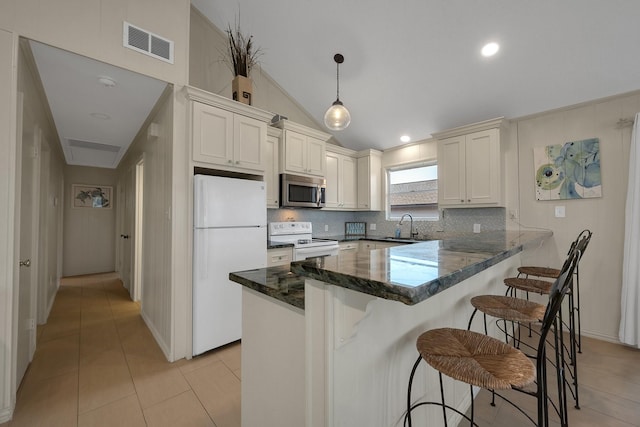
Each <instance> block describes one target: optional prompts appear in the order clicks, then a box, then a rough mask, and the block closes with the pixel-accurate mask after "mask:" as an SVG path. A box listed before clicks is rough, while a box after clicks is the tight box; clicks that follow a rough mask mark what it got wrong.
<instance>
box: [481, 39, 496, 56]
mask: <svg viewBox="0 0 640 427" xmlns="http://www.w3.org/2000/svg"><path fill="white" fill-rule="evenodd" d="M499 50H500V45H499V44H498V43H494V42H491V43H487V44H485V45H484V47H483V48H482V56H493V55H495V54H496V53H498V51H499Z"/></svg>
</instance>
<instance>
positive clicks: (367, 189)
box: [356, 150, 382, 211]
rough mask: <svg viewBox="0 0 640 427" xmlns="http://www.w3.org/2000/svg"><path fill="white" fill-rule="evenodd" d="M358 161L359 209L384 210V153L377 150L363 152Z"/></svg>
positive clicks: (359, 153) (358, 156) (358, 154)
mask: <svg viewBox="0 0 640 427" xmlns="http://www.w3.org/2000/svg"><path fill="white" fill-rule="evenodd" d="M356 157H357V159H358V165H357V170H358V180H357V181H358V184H357V185H358V206H357V207H358V209H361V210H367V211H380V210H382V153H381V152H380V151H377V150H363V151H359V152H358V153H357V155H356Z"/></svg>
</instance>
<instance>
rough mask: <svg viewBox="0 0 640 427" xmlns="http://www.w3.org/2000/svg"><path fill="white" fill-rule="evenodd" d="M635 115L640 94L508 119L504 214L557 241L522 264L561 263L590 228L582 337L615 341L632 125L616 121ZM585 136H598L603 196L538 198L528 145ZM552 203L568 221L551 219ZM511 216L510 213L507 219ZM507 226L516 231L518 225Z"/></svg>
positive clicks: (583, 281) (583, 271) (582, 285)
mask: <svg viewBox="0 0 640 427" xmlns="http://www.w3.org/2000/svg"><path fill="white" fill-rule="evenodd" d="M639 111H640V94H639V93H634V94H627V95H624V96H619V97H613V98H608V99H606V100H601V101H594V102H591V103H587V104H583V105H579V106H575V107H570V108H566V109H562V110H557V111H551V112H546V113H542V114H538V115H536V116H533V117H525V118H521V119H516V120H512V121H511V126H510V133H511V135H510V140H511V142H510V146H509V150H508V154H507V164H506V169H507V176H506V177H505V178H506V180H507V181H506V183H507V192H508V194H507V197H508V207H507V209H508V210H513V209H517V210H518V212H519V219H518V220H517V222H519V223H520V224H521V225H522V226H523V227H540V228H547V229H550V230H553V233H554V239H552V240H551V241H549V242H547V243H545V246H544V247H542V248H540V250H538V251H536V252H535V255H534V256H532V257H531V258H529V259H525V260H524V261H525V262H527V263H535V264H543V265H555V266H558V265H559V264H560V263H561V259H562V257H564V255H565V254H566V251H567V249H568V248H569V245H570V242H571V241H572V240H574V239H575V238H576V236H577V235H578V233H579V232H580V231H581V230H582V229H584V228H588V229H590V230H591V231H593V233H594V234H593V238H592V240H591V244H590V246H589V248H588V249H587V252H586V253H585V255H584V258H583V260H582V263H581V264H580V277H581V281H580V291H581V294H580V300H581V306H582V311H581V313H582V332H583V334H586V335H590V336H593V337H596V338H601V339H605V340H609V341H614V342H617V341H618V327H619V321H620V292H621V286H622V285H621V282H622V252H623V241H624V211H625V201H626V191H627V178H628V170H629V165H628V157H629V146H630V142H631V127H623V128H620V127H618V126H617V122H618V120H620V119H625V118H633V117H634V116H635V114H636V113H637V112H639ZM586 138H599V139H600V152H601V167H602V197H600V198H593V199H581V200H556V201H536V200H535V194H534V165H533V148H534V147H541V146H547V145H550V144H562V143H565V142H569V141H577V140H581V139H586ZM555 206H565V208H566V217H565V218H556V217H555V214H554V207H555ZM507 218H509V215H507ZM507 221H508V227H509V228H517V227H518V226H519V225H518V223H517V222H516V221H510V220H509V219H507Z"/></svg>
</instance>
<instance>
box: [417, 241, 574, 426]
mask: <svg viewBox="0 0 640 427" xmlns="http://www.w3.org/2000/svg"><path fill="white" fill-rule="evenodd" d="M577 262H578V254H577V253H576V254H574V256H573V257H572V259H571V262H570V264H569V267H568V268H567V269H566V271H564V272H563V274H561V275H560V277H558V278H557V279H556V281H555V282H554V284H553V286H552V288H551V290H550V297H549V303H548V304H547V306H546V307H545V312H544V316H543V319H542V324H541V330H540V335H539V336H540V338H539V341H538V345H537V353H536V357H535V366H534V364H533V362H532V361H531V360H530V359H529V357H528V356H527V355H525V354H524V353H523V352H522V351H521V350H519V349H517V348H515V347H514V346H512V345H509V344H507V343H504V342H502V341H500V340H498V339H496V338H493V337H490V336H488V335H485V334H481V333H478V332H473V331H468V330H461V329H451V328H440V329H433V330H429V331H427V332H424V333H423V334H421V335H420V336H419V337H418V339H417V341H416V347H417V349H418V353H419V356H418V359H417V360H416V362H415V363H414V365H413V368H412V370H411V374H410V376H409V385H408V390H407V412H406V414H405V425H408V426H409V427H412V418H411V413H412V411H413V410H415V409H416V408H418V407H420V406H422V405H439V406H441V407H442V413H443V416H444V424H445V426H447V409H450V410H453V411H455V412H457V413H458V414H460V415H462V416H463V417H464V418H466V419H467V420H468V421H469V422H470V425H471V426H474V425H477V424H476V423H475V421H474V404H473V386H476V387H481V388H486V389H488V390H491V391H496V395H498V396H499V397H501V398H502V399H504V400H505V401H506V402H508V403H509V404H511V405H513V406H514V407H515V408H517V409H518V410H520V412H522V413H523V414H525V415H526V416H527V417H528V418H529V419H530V420H531V421H532V422H533V423H534V424H535V425H537V426H538V427H543V426H544V427H547V426H549V396H548V386H547V336H548V335H549V332H550V331H552V330H553V331H554V332H555V331H557V330H558V322H559V321H558V316H557V315H558V312H559V310H560V307H561V306H562V301H563V299H564V297H565V295H566V294H567V293H568V291H569V289H570V287H571V281H572V275H573V271H574V268H575V265H576V264H577ZM558 335H559V334H557V333H553V334H552V336H553V337H555V341H556V342H555V345H554V346H553V347H552V348H554V349H555V353H556V366H560V367H561V366H562V365H561V363H558V361H559V358H560V355H561V353H562V352H561V351H559V349H560V348H561V347H560V346H559V343H558V342H557V339H558ZM421 360H424V361H426V362H427V363H428V364H429V365H430V366H431V367H433V368H434V369H436V370H437V371H438V374H439V379H440V393H441V402H417V403H413V402H412V400H411V389H412V386H413V379H414V376H415V373H416V370H417V368H418V366H419V364H420V362H421ZM556 373H557V382H558V383H557V384H558V403H559V404H558V409H559V416H560V421H561V425H563V426H567V425H568V420H567V414H566V396H565V395H564V392H563V390H564V388H563V385H564V378H563V370H562V369H558V370H557V372H556ZM443 374H444V375H447V376H448V377H451V378H453V379H455V380H458V381H462V382H465V383H467V384H469V385H470V391H471V393H472V395H471V399H472V400H471V411H470V416H467V415H466V414H462V413H461V412H460V411H458V410H456V409H455V408H452V407H450V406H449V405H447V404H446V402H445V399H444V388H443V381H442V375H443ZM531 384H535V390H532V391H529V390H525V387H526V386H528V385H531ZM509 389H511V390H516V391H520V392H523V393H525V394H528V395H531V396H535V397H536V398H537V421H536V420H534V419H533V418H532V417H531V416H529V415H528V414H527V413H526V412H525V411H524V410H522V409H520V408H518V407H517V406H516V405H515V404H514V403H513V402H511V401H510V400H509V399H507V398H506V397H505V396H502V395H501V394H499V393H498V392H497V391H500V390H509ZM563 402H564V403H563Z"/></svg>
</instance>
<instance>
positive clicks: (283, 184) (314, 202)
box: [280, 173, 327, 208]
mask: <svg viewBox="0 0 640 427" xmlns="http://www.w3.org/2000/svg"><path fill="white" fill-rule="evenodd" d="M326 188H327V181H326V180H325V179H324V178H312V177H308V176H300V175H291V174H287V173H283V174H280V206H282V207H283V208H323V207H324V200H325V195H324V194H325V191H326Z"/></svg>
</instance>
